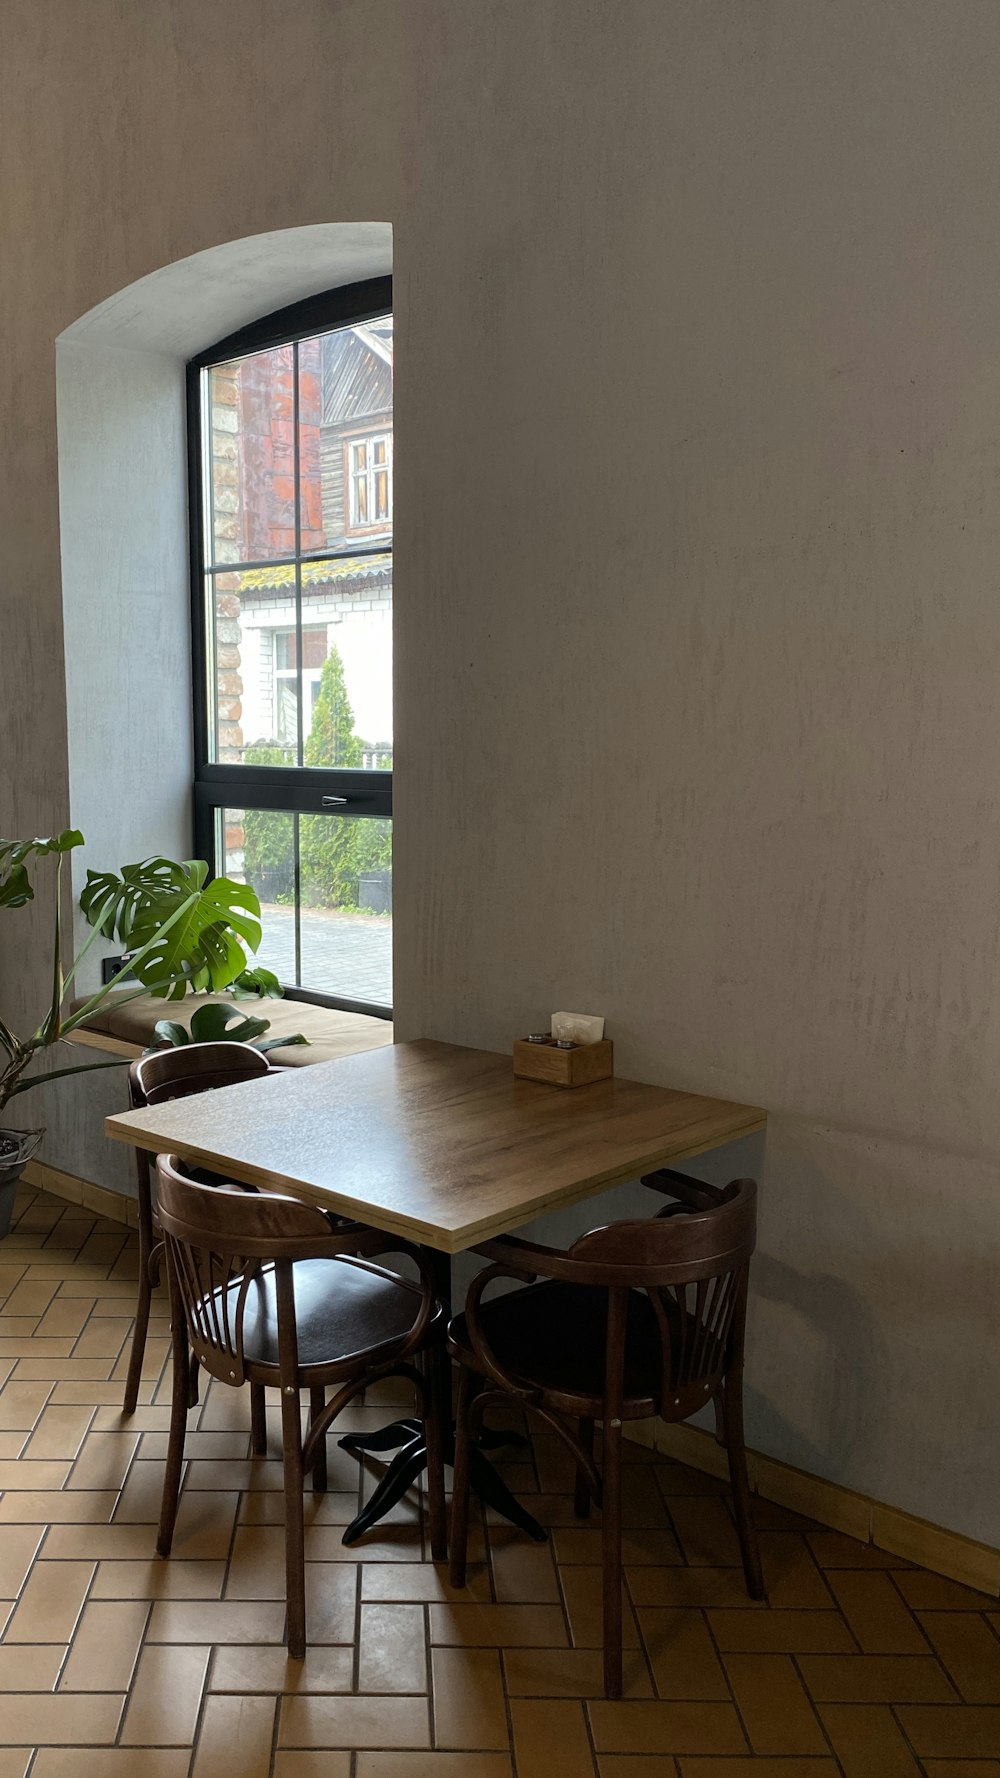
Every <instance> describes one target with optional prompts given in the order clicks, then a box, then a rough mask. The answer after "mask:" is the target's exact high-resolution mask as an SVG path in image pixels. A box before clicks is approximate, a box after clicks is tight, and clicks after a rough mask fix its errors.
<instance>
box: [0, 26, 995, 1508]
mask: <svg viewBox="0 0 1000 1778" xmlns="http://www.w3.org/2000/svg"><path fill="white" fill-rule="evenodd" d="M0 57H2V59H3V61H4V64H5V68H6V70H7V73H6V75H5V91H6V95H7V97H6V102H5V111H4V117H3V123H2V125H0V129H2V131H3V136H2V155H3V166H4V171H5V177H4V179H3V181H2V185H0V204H2V205H3V206H4V208H5V210H6V211H7V215H6V219H5V221H4V223H3V240H4V244H5V250H6V258H7V264H6V266H5V275H4V278H3V280H2V281H0V341H2V344H0V400H2V402H3V404H4V409H5V412H6V413H9V414H10V420H9V423H8V425H7V426H6V428H5V432H4V437H3V441H2V443H0V450H2V452H3V463H2V465H0V471H2V472H0V527H2V532H3V537H4V557H3V562H4V579H3V587H2V590H0V598H2V600H3V608H4V622H3V628H2V643H0V647H2V651H3V682H2V683H3V692H2V697H3V705H2V717H0V721H2V730H0V748H2V758H3V761H4V768H5V769H4V779H5V782H4V784H3V786H2V789H0V799H2V800H0V817H2V819H0V826H2V827H4V828H6V827H7V826H8V825H9V824H13V825H16V826H22V827H23V826H29V827H37V828H44V827H46V826H47V825H49V824H50V823H52V822H54V821H58V820H61V819H63V818H65V815H66V812H67V810H66V801H67V792H66V786H67V773H66V739H65V699H64V694H63V683H62V682H63V665H62V635H61V617H60V600H59V584H58V536H57V523H58V512H57V499H56V462H55V412H54V399H53V390H54V348H53V342H54V339H55V336H56V335H57V334H58V333H59V332H60V331H61V330H62V329H63V328H64V327H65V326H66V325H68V324H69V323H70V322H71V321H73V320H74V319H75V318H76V317H78V316H79V315H81V314H83V313H84V312H85V311H86V310H88V309H89V308H91V307H92V306H93V305H94V304H96V303H98V302H100V301H102V300H103V299H104V298H106V297H107V296H109V295H111V294H112V293H113V292H114V291H116V290H118V289H120V288H122V287H123V286H124V285H127V284H129V283H130V282H132V281H133V280H135V279H137V278H139V277H141V276H143V275H145V274H146V273H148V272H150V271H151V270H153V269H155V268H156V267H157V266H158V265H162V264H164V263H166V262H168V261H170V260H172V259H176V258H179V257H182V256H184V255H187V254H190V253H193V252H197V251H199V250H200V249H203V248H205V247H209V246H212V245H213V244H215V243H216V242H218V241H221V240H224V239H229V238H233V237H236V236H242V235H249V234H253V233H256V232H260V231H264V230H269V229H274V228H276V227H280V226H283V225H288V226H293V225H302V224H306V223H314V222H319V221H328V220H362V219H366V218H367V219H371V218H377V219H382V220H386V221H389V222H391V223H392V225H393V228H394V239H395V271H396V281H397V297H398V321H397V342H398V345H397V350H398V372H397V410H396V429H397V446H398V451H399V467H400V474H399V478H398V490H397V499H398V508H397V552H398V553H397V561H396V573H395V580H396V597H397V648H396V658H397V676H398V678H397V699H398V720H397V734H398V745H397V755H396V760H397V764H396V771H397V820H396V908H397V911H396V924H397V934H398V946H397V984H398V987H397V1024H398V1029H399V1032H400V1034H401V1035H404V1036H405V1035H407V1034H414V1033H418V1032H420V1033H424V1034H428V1035H439V1036H447V1037H451V1038H455V1039H458V1040H465V1041H470V1042H473V1041H474V1042H481V1043H488V1044H494V1045H496V1046H498V1047H505V1046H506V1044H507V1043H508V1041H509V1039H510V1037H511V1035H512V1034H513V1033H514V1032H516V1031H520V1030H523V1029H525V1028H526V1027H528V1026H530V1025H532V1024H534V1023H537V1020H538V1019H539V1018H540V1017H542V1016H544V1014H545V1013H547V1012H548V1011H550V1010H551V1009H552V1008H553V1007H554V1006H556V1005H560V1004H565V1003H567V1002H568V1003H570V1004H575V1005H579V1006H582V1007H584V1008H589V1007H591V1006H593V1007H594V1008H596V1009H597V1010H600V1011H603V1012H605V1013H606V1015H607V1017H608V1019H609V1021H610V1023H611V1027H612V1030H613V1033H614V1035H615V1038H616V1040H617V1043H618V1060H619V1067H620V1071H621V1072H623V1073H628V1072H630V1073H635V1074H638V1075H640V1076H642V1077H644V1078H648V1079H653V1080H664V1081H674V1082H677V1083H679V1084H684V1085H688V1086H692V1087H696V1088H701V1089H703V1090H706V1091H719V1092H726V1093H729V1094H731V1095H733V1096H735V1097H739V1098H742V1099H745V1100H749V1101H756V1102H759V1103H761V1104H764V1105H766V1106H768V1107H769V1108H770V1109H771V1110H772V1111H773V1113H774V1114H775V1119H774V1128H773V1131H772V1136H771V1140H770V1142H769V1152H768V1158H767V1162H766V1166H765V1185H766V1191H765V1213H764V1241H763V1253H762V1262H761V1267H760V1272H759V1278H760V1283H759V1287H758V1291H757V1301H756V1309H755V1325H754V1348H753V1353H754V1356H753V1367H752V1376H751V1384H752V1420H751V1430H752V1431H755V1432H756V1433H757V1435H758V1438H757V1442H764V1441H765V1440H766V1443H767V1447H768V1448H770V1449H772V1450H773V1451H774V1454H775V1455H777V1456H781V1457H788V1458H790V1460H792V1461H800V1462H803V1463H808V1464H810V1465H811V1464H814V1465H815V1467H817V1468H818V1469H819V1470H821V1472H822V1473H826V1474H830V1475H833V1476H835V1477H836V1479H838V1480H843V1481H846V1482H848V1483H850V1485H852V1486H855V1487H857V1488H860V1489H861V1490H862V1491H865V1492H870V1493H874V1494H879V1495H880V1496H881V1497H882V1498H885V1499H888V1500H891V1501H892V1502H894V1503H895V1504H898V1505H901V1506H903V1507H906V1508H908V1509H909V1510H911V1511H916V1512H920V1513H923V1514H925V1515H926V1516H927V1517H929V1518H936V1519H938V1520H940V1521H941V1522H943V1523H947V1524H950V1525H952V1526H954V1527H955V1528H956V1529H960V1530H965V1531H969V1532H970V1533H972V1534H974V1535H977V1536H981V1537H984V1538H987V1539H991V1540H992V1541H995V1542H1000V1518H998V1508H997V1505H996V1500H995V1489H994V1488H993V1486H992V1483H991V1482H990V1479H989V1478H990V1476H991V1473H995V1469H996V1464H997V1461H998V1459H1000V1432H998V1429H997V1422H996V1416H995V1413H994V1412H993V1404H995V1402H996V1400H997V1398H998V1385H1000V1339H998V1326H997V1318H998V1311H997V1308H996V1303H997V1301H998V1294H997V1292H996V1291H995V1290H993V1291H992V1292H991V1289H990V1285H989V1279H990V1277H991V1276H992V1274H991V1273H990V1271H989V1265H990V1260H991V1259H992V1257H993V1256H995V1254H996V1249H997V1245H998V1242H997V1236H998V1232H1000V1200H998V1195H997V1194H998V1185H1000V1176H998V1157H1000V1128H998V1122H1000V1111H998V1106H1000V1096H998V1094H997V1091H996V1087H995V1082H996V1080H997V1075H998V1063H1000V1028H998V1019H997V1013H996V1010H995V1008H996V995H995V985H996V975H997V968H998V937H1000V926H998V916H997V876H998V863H1000V856H998V854H1000V829H998V822H997V789H996V785H997V779H998V766H1000V739H998V737H997V733H996V723H995V718H994V703H995V693H994V686H995V683H996V676H997V669H998V665H1000V604H998V600H997V597H996V579H997V567H996V564H997V562H998V560H1000V548H998V546H1000V522H998V513H997V501H996V485H997V471H998V467H1000V429H998V427H997V424H996V418H995V416H996V414H997V412H998V411H1000V349H998V338H1000V317H998V299H997V292H998V290H1000V275H998V274H1000V231H998V229H997V223H996V218H997V211H998V196H1000V111H998V108H997V105H996V91H997V86H998V76H1000V13H998V11H997V9H996V7H995V5H994V4H993V3H992V0H955V3H954V4H952V5H950V6H947V7H942V6H940V5H939V4H938V0H883V3H882V4H881V5H879V6H874V7H873V6H871V5H870V4H861V3H860V0H845V3H844V4H840V5H838V6H836V7H834V6H830V5H828V4H825V3H821V0H797V3H796V4H792V3H791V0H739V4H736V3H735V0H733V3H729V0H713V3H711V4H706V5H700V6H691V5H689V4H687V3H681V0H619V3H618V4H615V5H613V6H612V5H610V4H608V3H607V0H503V3H501V0H382V4H381V5H380V6H379V7H378V8H377V9H373V8H372V7H371V6H370V5H368V4H354V3H349V4H340V5H336V4H330V3H329V0H281V4H278V0H258V3H257V4H256V5H255V6H254V7H252V8H248V7H247V6H246V5H237V4H236V3H235V0H216V3H215V4H214V5H213V6H211V7H206V6H204V5H203V4H202V3H201V0H160V3H159V4H158V5H156V6H155V7H152V6H141V5H138V4H131V5H129V4H121V3H120V0H118V3H112V0H85V3H84V4H82V5H81V4H78V3H77V0H63V3H61V4H60V3H56V0H8V4H7V5H6V6H5V8H4V9H3V15H2V21H0ZM228 94H231V95H232V101H233V102H232V104H222V103H220V102H219V100H220V96H222V95H228ZM40 730H41V731H42V732H43V733H44V745H42V746H40V745H39V741H38V735H39V731H40ZM42 949H43V947H42V937H41V933H40V932H39V934H38V942H37V946H36V948H35V949H34V951H33V952H31V951H30V947H27V948H26V947H25V946H24V945H23V943H19V945H18V947H17V950H16V951H11V950H8V951H6V952H5V953H3V954H0V967H4V968H5V970H6V979H7V980H8V981H9V980H10V979H11V978H12V977H13V978H15V980H16V982H17V983H20V984H23V985H24V988H25V992H26V990H27V987H28V986H29V985H30V983H31V980H32V977H33V971H35V970H37V971H40V970H41V969H42V966H43V965H42ZM958 1352H964V1353H965V1354H967V1355H968V1356H969V1370H968V1378H967V1380H965V1379H963V1385H964V1386H963V1388H961V1389H957V1388H956V1386H955V1378H954V1370H953V1364H954V1358H955V1354H956V1353H958ZM972 1354H975V1355H976V1357H975V1358H974V1359H973V1358H972V1356H971V1355H972ZM859 1404H863V1411H862V1408H861V1406H859ZM956 1453H957V1455H956Z"/></svg>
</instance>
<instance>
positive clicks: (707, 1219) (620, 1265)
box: [569, 1179, 757, 1420]
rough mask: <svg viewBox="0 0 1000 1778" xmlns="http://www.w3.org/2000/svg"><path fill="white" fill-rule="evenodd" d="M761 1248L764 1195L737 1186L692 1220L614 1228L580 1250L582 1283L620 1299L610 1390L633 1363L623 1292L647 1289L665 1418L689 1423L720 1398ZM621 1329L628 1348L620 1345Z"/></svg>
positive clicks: (739, 1345)
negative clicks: (628, 1356) (627, 1362)
mask: <svg viewBox="0 0 1000 1778" xmlns="http://www.w3.org/2000/svg"><path fill="white" fill-rule="evenodd" d="M756 1243H757V1186H756V1183H755V1181H754V1180H752V1179H736V1180H734V1181H733V1182H732V1184H730V1185H727V1186H726V1187H725V1188H724V1189H722V1190H721V1191H720V1192H719V1195H718V1199H717V1201H716V1202H715V1203H714V1204H712V1205H711V1206H706V1207H705V1208H704V1209H700V1210H689V1212H688V1214H686V1215H682V1216H677V1215H670V1216H664V1215H663V1214H662V1213H661V1214H660V1215H659V1216H657V1217H654V1218H653V1219H652V1221H650V1220H647V1219H643V1220H640V1221H635V1222H617V1223H612V1224H610V1225H609V1226H608V1227H606V1228H600V1229H593V1230H592V1231H591V1232H590V1233H589V1234H586V1235H584V1236H582V1237H581V1239H580V1240H578V1241H575V1242H574V1244H573V1246H572V1247H571V1248H570V1249H569V1258H570V1259H571V1261H574V1262H575V1263H577V1264H578V1265H579V1266H580V1267H581V1271H580V1274H579V1282H580V1283H582V1284H595V1285H599V1286H602V1287H603V1288H605V1289H607V1290H609V1292H610V1293H611V1302H610V1304H609V1314H608V1368H609V1377H608V1383H609V1386H610V1387H611V1388H612V1390H613V1389H614V1387H615V1384H616V1381H617V1378H616V1376H615V1374H614V1373H615V1372H616V1371H619V1370H620V1368H621V1364H622V1363H623V1360H624V1337H623V1336H624V1325H625V1324H624V1315H623V1314H622V1315H620V1316H617V1317H616V1314H615V1298H616V1296H617V1294H618V1292H619V1291H620V1290H621V1289H623V1288H624V1289H632V1290H643V1291H645V1293H646V1295H647V1296H648V1298H649V1300H650V1303H651V1304H652V1307H653V1312H654V1314H655V1316H656V1322H657V1327H658V1329H659V1334H660V1348H661V1382H660V1392H661V1397H660V1399H661V1408H660V1411H661V1414H662V1415H663V1417H664V1418H665V1419H668V1420H671V1419H686V1418H687V1416H688V1415H689V1414H691V1413H692V1412H694V1411H695V1408H696V1407H699V1406H702V1405H704V1403H705V1402H706V1401H709V1400H711V1399H712V1397H713V1396H714V1394H715V1391H716V1389H717V1388H718V1386H719V1383H720V1382H721V1380H722V1377H723V1375H724V1373H725V1372H726V1370H727V1369H729V1368H730V1367H731V1365H732V1364H733V1363H734V1361H735V1362H739V1359H740V1358H741V1357H742V1351H743V1337H744V1327H745V1322H746V1290H747V1277H748V1272H749V1267H750V1259H751V1256H752V1254H753V1251H754V1248H755V1246H756ZM616 1320H617V1321H619V1322H620V1325H621V1331H622V1340H621V1343H620V1344H614V1343H613V1334H614V1330H615V1323H616Z"/></svg>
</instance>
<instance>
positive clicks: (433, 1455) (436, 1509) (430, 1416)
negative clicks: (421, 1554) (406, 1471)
mask: <svg viewBox="0 0 1000 1778" xmlns="http://www.w3.org/2000/svg"><path fill="white" fill-rule="evenodd" d="M446 1365H448V1357H447V1354H446V1352H445V1350H444V1347H443V1346H432V1347H431V1349H430V1351H428V1352H426V1353H425V1354H424V1388H425V1391H426V1397H425V1405H424V1438H425V1441H426V1444H427V1527H428V1530H429V1532H430V1540H431V1558H432V1560H433V1561H435V1562H444V1561H446V1560H447V1557H448V1520H447V1512H446V1508H445V1502H444V1448H443V1445H442V1438H441V1435H442V1427H441V1404H442V1401H444V1400H446V1399H447V1393H446V1391H448V1389H449V1381H448V1377H447V1375H446V1373H445V1371H444V1367H445V1366H446ZM449 1369H450V1366H449Z"/></svg>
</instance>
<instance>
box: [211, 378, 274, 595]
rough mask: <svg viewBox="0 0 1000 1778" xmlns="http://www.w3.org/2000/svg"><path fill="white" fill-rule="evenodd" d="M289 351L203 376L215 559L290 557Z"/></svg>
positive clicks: (243, 560)
mask: <svg viewBox="0 0 1000 1778" xmlns="http://www.w3.org/2000/svg"><path fill="white" fill-rule="evenodd" d="M293 378H294V354H293V350H292V347H291V346H276V347H275V348H274V349H273V350H272V351H269V352H254V353H252V354H251V356H250V357H248V358H237V359H233V360H232V361H231V362H230V363H229V364H216V365H213V366H212V368H211V370H209V372H208V393H207V401H208V426H209V433H210V441H211V449H210V461H209V463H208V471H209V493H208V505H209V524H208V527H207V528H208V533H209V539H210V547H211V549H212V551H213V555H212V560H213V562H215V563H216V564H218V563H227V562H267V561H272V560H273V559H274V558H275V557H276V556H290V555H294V553H295V426H294V408H293Z"/></svg>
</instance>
